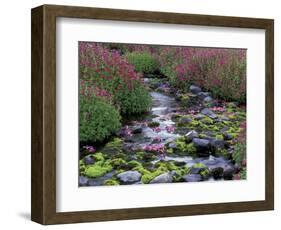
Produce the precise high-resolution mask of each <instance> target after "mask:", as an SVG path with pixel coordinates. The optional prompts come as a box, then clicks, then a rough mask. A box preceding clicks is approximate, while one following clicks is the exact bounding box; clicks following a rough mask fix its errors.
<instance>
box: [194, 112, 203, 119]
mask: <svg viewBox="0 0 281 230" xmlns="http://www.w3.org/2000/svg"><path fill="white" fill-rule="evenodd" d="M204 117H205V115H203V114H201V113H198V114H196V115H195V116H194V119H195V120H202V119H203V118H204Z"/></svg>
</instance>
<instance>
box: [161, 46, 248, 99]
mask: <svg viewBox="0 0 281 230" xmlns="http://www.w3.org/2000/svg"><path fill="white" fill-rule="evenodd" d="M159 62H160V65H161V71H162V72H163V73H164V74H165V75H167V76H168V77H169V79H170V82H171V83H172V84H173V85H175V86H176V87H179V88H185V89H186V88H187V85H189V84H196V85H198V86H201V87H203V88H205V89H206V90H208V91H212V93H213V94H214V95H215V96H218V97H221V98H223V99H226V100H237V101H239V102H245V100H246V50H243V49H219V48H190V47H166V48H163V49H162V50H161V52H160V55H159Z"/></svg>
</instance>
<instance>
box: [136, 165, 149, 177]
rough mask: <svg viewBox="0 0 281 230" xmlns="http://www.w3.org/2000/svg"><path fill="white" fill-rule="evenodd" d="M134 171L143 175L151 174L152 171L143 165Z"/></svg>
mask: <svg viewBox="0 0 281 230" xmlns="http://www.w3.org/2000/svg"><path fill="white" fill-rule="evenodd" d="M133 170H135V171H138V172H139V173H140V174H142V175H144V174H148V173H150V171H149V170H147V169H146V168H144V167H143V166H142V165H141V166H137V167H135V168H133Z"/></svg>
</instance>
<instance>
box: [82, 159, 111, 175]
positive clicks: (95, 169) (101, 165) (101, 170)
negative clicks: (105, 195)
mask: <svg viewBox="0 0 281 230" xmlns="http://www.w3.org/2000/svg"><path fill="white" fill-rule="evenodd" d="M111 170H112V166H111V165H110V162H109V161H98V162H96V163H95V164H94V165H89V166H87V167H86V168H85V171H84V175H85V176H87V177H91V178H95V177H100V176H103V175H104V174H106V173H108V172H110V171H111Z"/></svg>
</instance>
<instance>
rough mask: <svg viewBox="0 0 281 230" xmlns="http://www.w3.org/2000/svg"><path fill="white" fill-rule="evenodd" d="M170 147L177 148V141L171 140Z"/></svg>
mask: <svg viewBox="0 0 281 230" xmlns="http://www.w3.org/2000/svg"><path fill="white" fill-rule="evenodd" d="M168 147H169V148H170V149H176V148H177V144H176V143H175V142H171V143H169V145H168Z"/></svg>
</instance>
